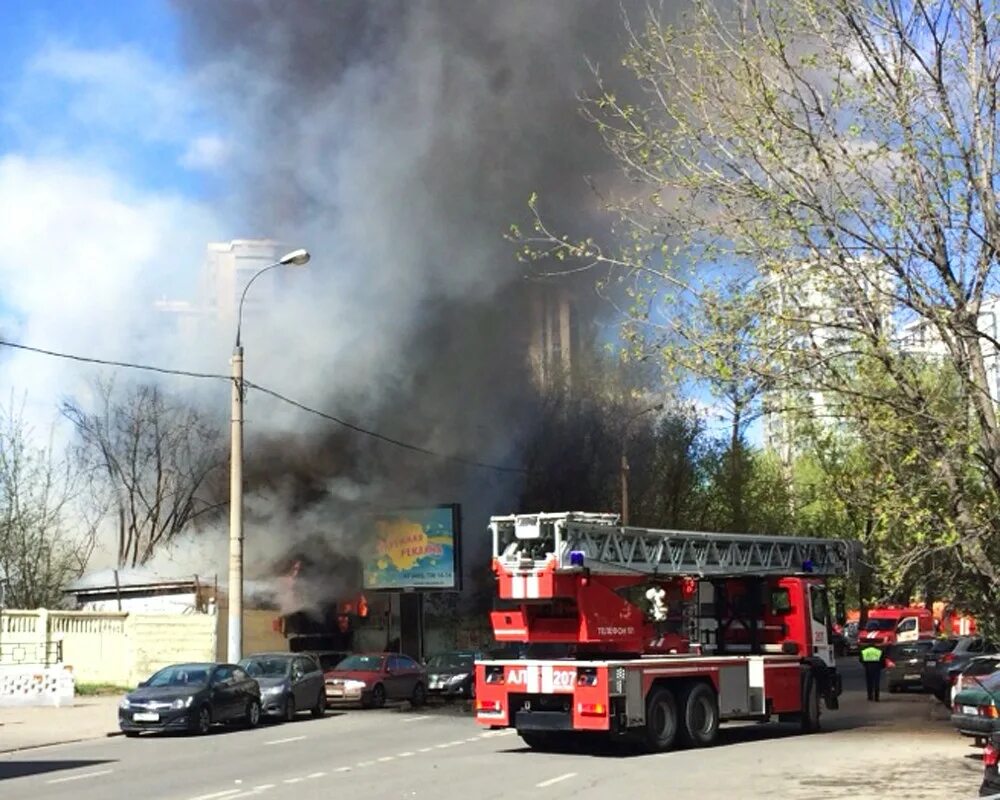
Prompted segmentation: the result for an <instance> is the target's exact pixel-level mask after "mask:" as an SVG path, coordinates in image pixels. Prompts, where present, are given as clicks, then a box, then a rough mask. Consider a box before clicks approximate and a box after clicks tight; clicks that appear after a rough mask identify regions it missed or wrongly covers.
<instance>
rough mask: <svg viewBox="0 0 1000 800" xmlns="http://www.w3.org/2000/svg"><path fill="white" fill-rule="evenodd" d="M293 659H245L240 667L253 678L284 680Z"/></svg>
mask: <svg viewBox="0 0 1000 800" xmlns="http://www.w3.org/2000/svg"><path fill="white" fill-rule="evenodd" d="M290 663H291V659H289V658H282V657H281V656H274V657H272V658H244V659H243V660H242V661H241V662H240V666H241V667H243V669H244V670H246V673H247V675H249V676H250V677H251V678H283V677H285V675H287V674H288V665H289V664H290Z"/></svg>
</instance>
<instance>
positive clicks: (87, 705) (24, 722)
mask: <svg viewBox="0 0 1000 800" xmlns="http://www.w3.org/2000/svg"><path fill="white" fill-rule="evenodd" d="M120 699H121V698H120V697H118V696H113V697H77V698H76V699H75V700H74V701H73V705H71V706H62V707H61V708H50V707H44V708H0V753H6V752H10V751H12V750H24V749H27V748H30V747H42V746H44V745H48V744H62V743H64V742H77V741H80V740H83V739H99V738H103V737H105V736H108V735H109V734H116V735H117V734H118V732H119V731H118V701H119V700H120Z"/></svg>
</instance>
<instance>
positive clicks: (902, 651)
mask: <svg viewBox="0 0 1000 800" xmlns="http://www.w3.org/2000/svg"><path fill="white" fill-rule="evenodd" d="M933 647H934V642H933V641H932V640H930V639H927V640H925V641H918V642H909V643H907V644H894V645H891V646H890V647H887V648H886V651H885V667H886V669H885V677H886V683H887V685H888V686H889V691H890V692H900V691H903V690H904V689H922V688H923V683H922V676H921V673H922V671H923V668H924V657H925V656H927V654H928V653H930V652H931V649H932V648H933Z"/></svg>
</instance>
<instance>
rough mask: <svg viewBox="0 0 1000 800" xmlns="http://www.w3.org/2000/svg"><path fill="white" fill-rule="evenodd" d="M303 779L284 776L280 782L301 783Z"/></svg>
mask: <svg viewBox="0 0 1000 800" xmlns="http://www.w3.org/2000/svg"><path fill="white" fill-rule="evenodd" d="M304 780H305V778H285V780H284V781H282V783H302V781H304Z"/></svg>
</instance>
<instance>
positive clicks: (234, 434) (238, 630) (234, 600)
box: [228, 250, 309, 664]
mask: <svg viewBox="0 0 1000 800" xmlns="http://www.w3.org/2000/svg"><path fill="white" fill-rule="evenodd" d="M308 261H309V251H307V250H293V251H292V252H290V253H286V254H285V255H284V256H282V257H281V258H280V259H278V260H277V261H275V262H274V263H273V264H268V265H267V266H266V267H264V268H263V269H261V270H258V271H257V272H256V273H255V274H254V276H253V277H252V278H250V280H249V281H247V285H246V286H245V287H244V288H243V294H242V295H240V305H239V309H238V311H237V315H236V345H235V347H233V358H232V361H231V362H230V363H231V364H232V367H233V370H232V377H233V403H232V415H231V423H230V435H231V438H232V450H231V454H230V461H229V642H228V645H229V647H228V660H229V663H230V664H235V663H236V662H237V661H239V660H240V658H242V656H243V652H242V651H243V398H244V388H243V344H242V341H241V339H240V334H241V332H242V329H243V301H244V300H246V297H247V290H248V289H249V288H250V286H251V284H253V282H254V281H255V280H257V278H259V277H260V276H261V275H263V274H264V273H265V272H267V271H268V270H272V269H275V268H276V267H291V266H296V267H297V266H302V265H303V264H306V263H308Z"/></svg>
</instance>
